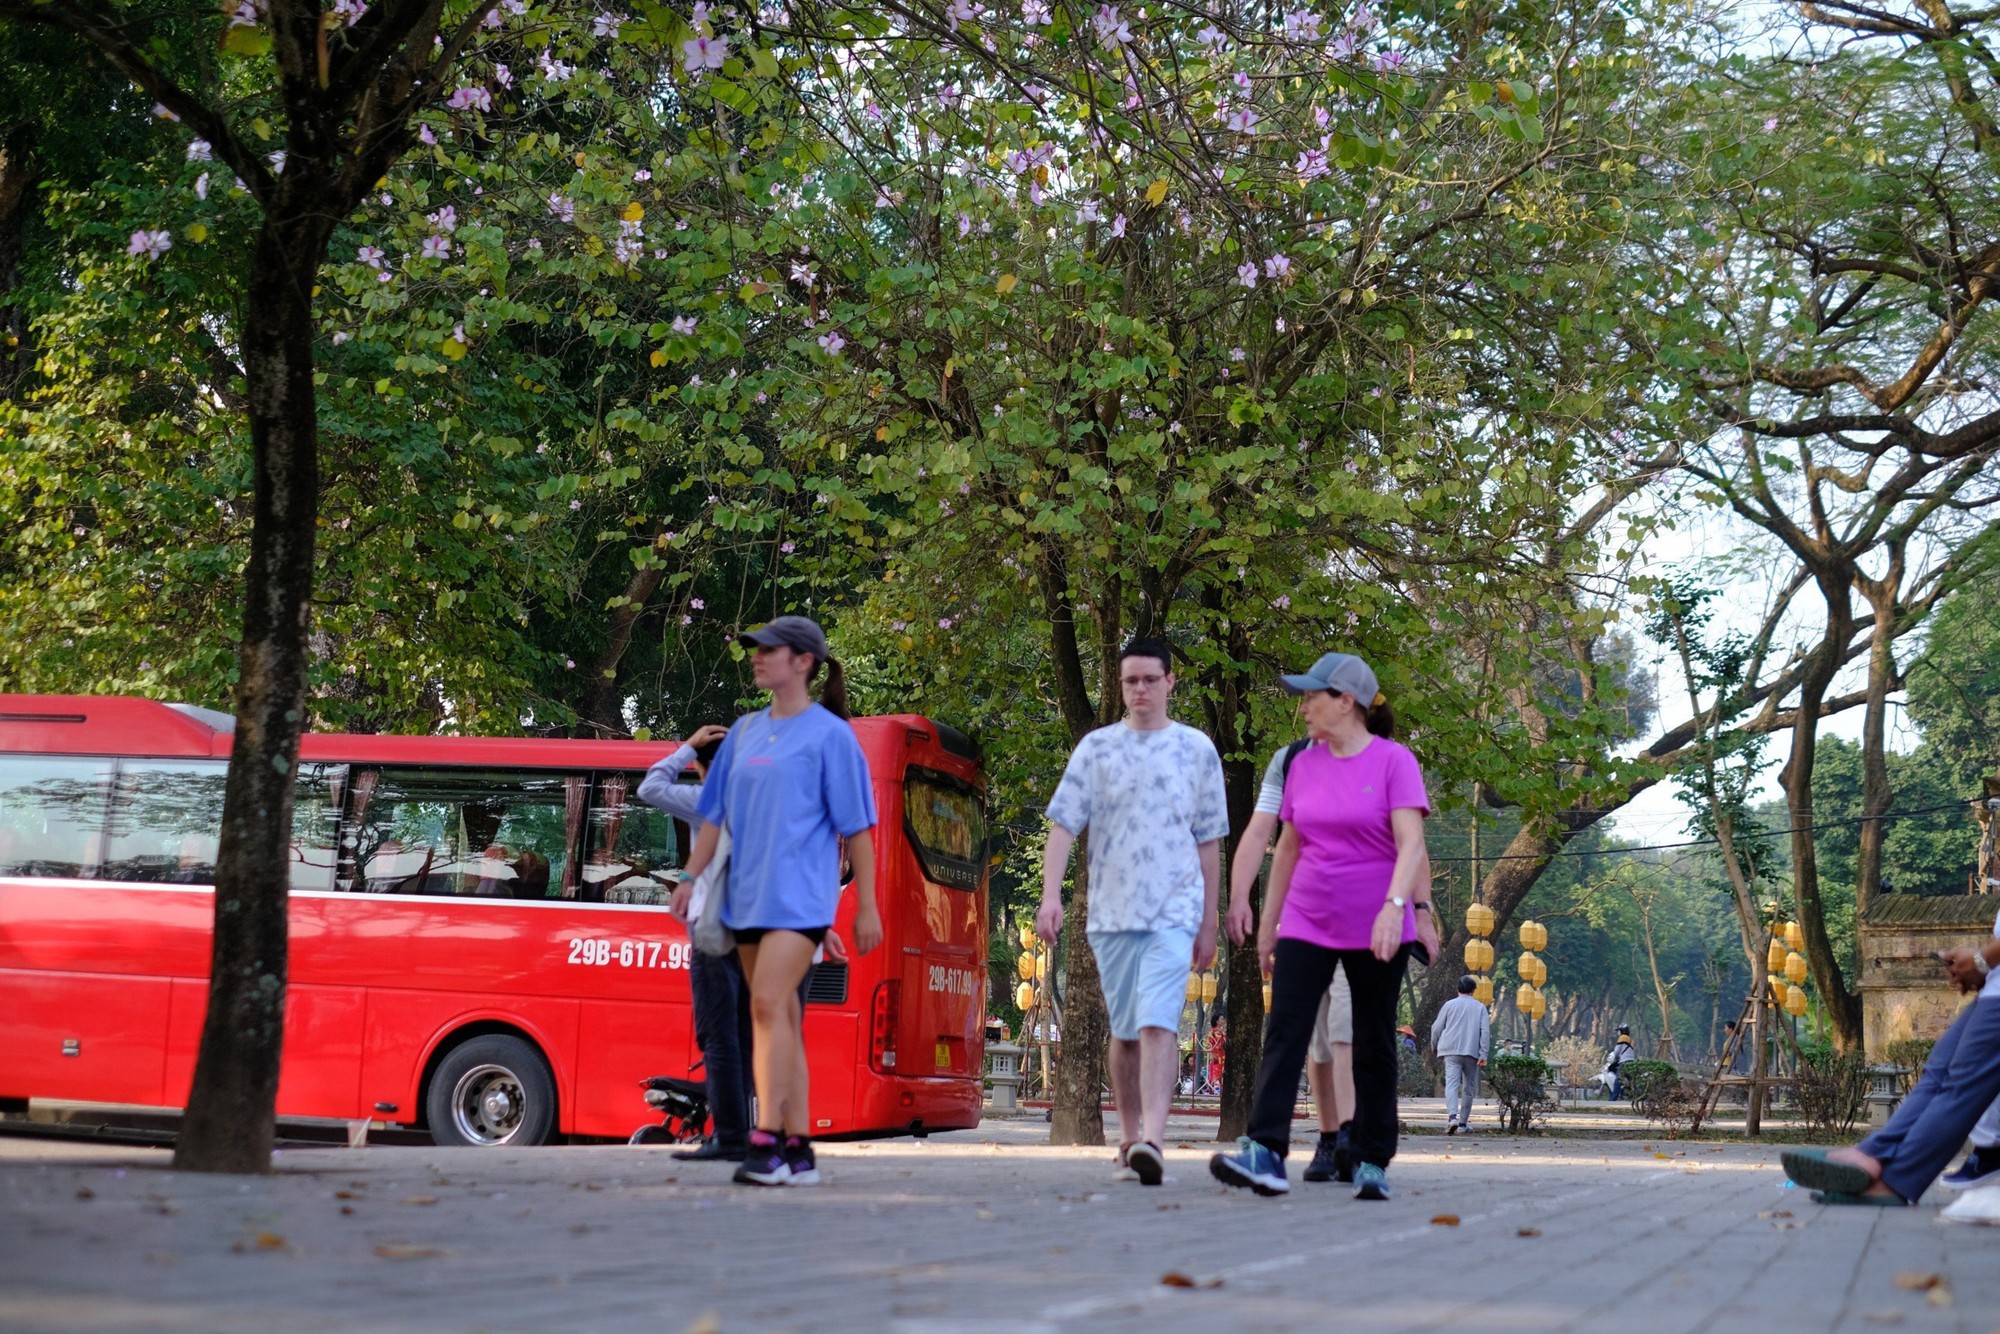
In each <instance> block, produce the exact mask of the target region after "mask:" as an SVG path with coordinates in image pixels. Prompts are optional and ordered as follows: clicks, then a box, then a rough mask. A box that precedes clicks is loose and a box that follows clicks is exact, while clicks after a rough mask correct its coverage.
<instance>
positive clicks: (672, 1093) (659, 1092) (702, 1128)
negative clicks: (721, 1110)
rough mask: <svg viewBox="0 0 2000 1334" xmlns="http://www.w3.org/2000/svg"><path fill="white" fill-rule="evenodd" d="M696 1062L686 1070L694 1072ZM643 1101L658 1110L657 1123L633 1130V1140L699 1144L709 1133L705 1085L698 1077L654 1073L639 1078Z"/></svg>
mask: <svg viewBox="0 0 2000 1334" xmlns="http://www.w3.org/2000/svg"><path fill="white" fill-rule="evenodd" d="M700 1069H701V1066H700V1065H699V1064H696V1065H695V1066H693V1067H692V1068H690V1069H689V1071H688V1073H689V1074H691V1075H692V1074H696V1073H698V1072H699V1071H700ZM639 1087H640V1088H641V1089H643V1090H644V1093H645V1099H646V1105H647V1106H648V1107H651V1108H652V1109H653V1110H654V1111H655V1112H658V1113H659V1114H660V1122H659V1124H658V1125H644V1126H640V1127H639V1128H638V1129H637V1130H635V1131H633V1132H632V1139H631V1141H630V1142H631V1143H633V1144H699V1143H700V1142H701V1141H702V1139H703V1138H704V1137H705V1136H706V1135H707V1134H708V1087H707V1085H705V1084H703V1083H702V1081H701V1080H700V1079H698V1078H697V1079H677V1078H675V1077H674V1076H672V1075H654V1076H653V1077H652V1078H650V1079H642V1080H640V1081H639Z"/></svg>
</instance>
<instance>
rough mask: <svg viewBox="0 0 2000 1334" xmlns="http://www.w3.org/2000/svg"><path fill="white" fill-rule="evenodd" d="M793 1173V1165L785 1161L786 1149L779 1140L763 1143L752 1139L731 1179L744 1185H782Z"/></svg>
mask: <svg viewBox="0 0 2000 1334" xmlns="http://www.w3.org/2000/svg"><path fill="white" fill-rule="evenodd" d="M791 1175H792V1169H791V1165H790V1164H789V1163H787V1162H786V1161H785V1151H784V1149H783V1148H782V1147H781V1146H780V1145H779V1143H778V1142H777V1140H775V1139H773V1140H772V1141H771V1142H770V1143H768V1144H761V1143H759V1142H758V1141H757V1140H755V1139H752V1140H751V1141H750V1147H749V1149H748V1150H747V1151H746V1152H745V1153H744V1155H743V1162H742V1164H741V1165H740V1166H739V1167H738V1168H737V1169H736V1172H735V1174H734V1175H733V1176H731V1177H730V1180H731V1181H734V1182H736V1183H738V1184H739V1185H744V1186H782V1185H784V1184H785V1182H786V1180H787V1179H788V1178H789V1177H790V1176H791Z"/></svg>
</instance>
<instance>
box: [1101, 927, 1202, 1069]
mask: <svg viewBox="0 0 2000 1334" xmlns="http://www.w3.org/2000/svg"><path fill="white" fill-rule="evenodd" d="M1090 948H1091V952H1092V953H1094V954H1096V955H1097V976H1098V981H1099V983H1100V984H1101V985H1102V986H1103V988H1104V1008H1105V1010H1106V1011H1107V1012H1108V1013H1109V1015H1110V1017H1111V1036H1112V1037H1114V1038H1120V1039H1123V1040H1125V1041H1128V1042H1129V1041H1131V1040H1132V1039H1134V1038H1137V1037H1138V1036H1139V1030H1140V1029H1142V1028H1164V1029H1166V1030H1167V1031H1168V1032H1169V1033H1178V1032H1180V1027H1181V1011H1182V1010H1183V1009H1184V1008H1186V1006H1187V980H1188V970H1189V969H1191V968H1192V967H1193V966H1194V932H1192V931H1184V930H1181V929H1179V928H1177V927H1168V928H1167V929H1165V930H1161V931H1093V932H1091V933H1090Z"/></svg>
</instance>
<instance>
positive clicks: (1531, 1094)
mask: <svg viewBox="0 0 2000 1334" xmlns="http://www.w3.org/2000/svg"><path fill="white" fill-rule="evenodd" d="M1548 1078H1549V1067H1548V1063H1547V1062H1545V1061H1543V1060H1542V1059H1541V1058H1540V1057H1539V1056H1496V1057H1494V1058H1493V1059H1492V1060H1491V1061H1489V1062H1488V1063H1487V1066H1486V1086H1487V1087H1488V1088H1490V1089H1491V1090H1492V1091H1493V1096H1494V1098H1495V1099H1497V1100H1498V1101H1499V1103H1500V1109H1501V1111H1502V1112H1503V1113H1504V1114H1505V1116H1506V1120H1507V1129H1508V1130H1509V1131H1511V1132H1513V1133H1514V1134H1516V1135H1527V1134H1532V1133H1534V1128H1535V1118H1536V1117H1537V1116H1539V1115H1540V1114H1542V1113H1543V1112H1546V1111H1549V1110H1551V1109H1552V1108H1553V1106H1554V1104H1553V1103H1552V1102H1551V1101H1550V1099H1549V1094H1548Z"/></svg>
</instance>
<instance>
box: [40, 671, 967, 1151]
mask: <svg viewBox="0 0 2000 1334" xmlns="http://www.w3.org/2000/svg"><path fill="white" fill-rule="evenodd" d="M854 730H855V733H856V735H857V736H858V737H859V738H860V740H861V746H862V749H863V751H864V753H865V754H866V755H867V757H868V764H869V769H870V772H871V775H872V777H873V781H874V785H875V800H876V803H877V807H878V810H879V812H880V815H881V822H880V824H879V825H878V826H877V827H876V830H875V857H876V866H877V868H878V872H877V882H876V894H877V901H878V903H879V904H880V907H881V914H882V922H883V928H884V937H883V942H882V945H881V947H880V948H879V949H877V950H875V951H874V952H873V953H872V954H869V955H867V956H865V957H856V958H855V959H853V960H852V961H851V962H848V963H844V964H843V963H838V962H831V961H829V962H828V963H825V964H822V965H820V966H819V967H818V968H816V969H815V970H814V974H813V977H812V981H811V990H810V992H809V994H808V1003H807V1008H806V1017H805V1024H806V1042H807V1050H808V1051H809V1052H810V1053H811V1061H812V1067H811V1068H812V1101H813V1112H814V1116H815V1125H816V1131H817V1133H820V1134H826V1135H840V1134H867V1133H894V1132H898V1131H907V1130H913V1129H915V1130H925V1129H933V1128H940V1129H942V1128H963V1127H970V1126H974V1125H977V1124H978V1122H979V1114H980V1103H981V1087H982V1085H981V1070H982V1064H983V1059H984V1028H983V1020H984V1017H985V1013H986V1011H985V1005H986V825H985V799H984V793H983V789H982V787H981V779H980V771H979V763H978V754H977V750H976V748H975V747H974V746H973V745H972V743H971V742H969V741H968V740H967V739H966V738H965V737H963V736H961V735H959V734H958V733H956V732H954V731H952V730H951V729H950V728H947V727H943V726H940V725H938V724H936V723H933V722H931V721H929V720H928V719H925V718H921V717H916V716H908V715H898V716H891V717H876V718H861V719H857V720H855V723H854ZM230 731H231V719H230V718H229V716H228V715H226V714H221V713H216V712H213V711H211V710H206V709H200V708H195V707H192V706H187V705H174V704H162V703H158V702H155V701H151V700H143V699H131V698H96V697H85V696H57V695H0V1110H13V1111H20V1110H24V1109H25V1107H26V1100H27V1099H30V1098H41V1099H51V1100H62V1101H72V1102H78V1101H80V1102H99V1103H118V1104H125V1105H137V1106H145V1107H158V1108H175V1107H179V1106H181V1105H183V1104H184V1103H185V1102H186V1098H187V1091H188V1087H189V1084H190V1082H191V1081H192V1079H193V1075H194V1062H195V1051H196V1048H197V1046H198V1045H199V1042H200V1037H201V1029H202V1023H203V1019H204V1016H205V1012H206V1005H207V991H208V987H207V976H208V966H209V947H210V940H211V932H212V926H213V914H214V897H215V895H214V889H213V887H212V881H213V878H214V861H215V851H216V843H217V837H218V833H219V830H220V828H221V810H222V793H223V779H224V770H225V766H226V763H227V757H228V754H229V745H230ZM672 749H673V747H672V746H670V745H664V744H661V743H657V742H626V741H568V740H541V739H530V738H474V737H415V736H351V735H335V734H314V735H309V736H307V737H305V738H304V740H303V742H302V743H301V746H300V756H299V772H298V788H297V793H296V801H297V810H296V814H295V816H294V820H293V829H292V850H291V897H290V914H291V966H290V979H289V982H290V985H289V990H288V996H287V1003H286V1012H285V1046H284V1062H283V1066H282V1072H281V1077H280V1080H279V1086H278V1114H279V1116H281V1117H289V1118H337V1119H341V1120H345V1121H349V1122H350V1123H351V1122H355V1121H362V1120H369V1121H377V1122H385V1123H388V1124H391V1125H397V1126H417V1127H424V1128H427V1129H428V1130H429V1131H430V1133H431V1135H432V1136H433V1137H434V1138H435V1139H436V1140H437V1141H438V1142H439V1143H441V1144H507V1145H520V1144H537V1143H543V1142H546V1141H547V1140H550V1139H553V1138H555V1137H556V1136H558V1135H577V1136H593V1137H594V1136H608V1137H616V1138H620V1139H622V1138H624V1137H626V1136H627V1135H629V1134H630V1133H631V1132H632V1130H633V1129H634V1127H635V1126H638V1125H640V1124H642V1123H644V1122H645V1121H646V1120H647V1119H648V1118H647V1115H646V1111H647V1109H646V1107H645V1104H644V1102H643V1101H642V1099H641V1096H640V1088H639V1085H640V1081H641V1080H642V1079H644V1078H646V1077H647V1076H651V1075H658V1074H671V1075H681V1074H684V1073H685V1072H686V1071H687V1070H688V1069H689V1068H690V1067H691V1066H692V1065H693V1064H694V1063H695V1062H696V1061H697V1060H698V1058H699V1052H698V1050H697V1048H696V1046H695V1041H694V1024H693V1019H692V1010H691V1004H690V998H689V991H688V958H689V950H690V949H691V945H690V943H689V941H688V938H687V934H686V932H685V930H684V929H683V928H682V927H681V925H680V923H678V922H677V921H675V920H674V919H673V917H672V916H670V915H669V914H668V913H667V911H666V907H665V905H666V902H667V899H668V897H669V893H670V889H671V882H672V877H671V875H670V874H669V873H670V872H671V871H672V870H674V868H677V867H679V866H680V865H682V863H683V862H684V861H685V858H686V856H687V852H688V849H689V847H690V837H689V831H688V829H687V827H686V826H685V825H682V824H679V823H678V822H677V821H675V820H673V819H672V818H670V817H669V816H667V815H666V814H665V813H664V812H661V811H657V810H655V809H653V808H652V807H649V806H646V805H644V804H642V803H640V802H639V801H638V800H637V798H636V796H635V795H634V793H635V792H636V791H637V789H638V785H639V778H640V776H641V775H642V774H643V773H644V772H645V770H646V767H647V766H648V765H650V764H652V763H653V762H654V761H655V760H657V759H659V758H660V757H662V756H663V755H666V754H669V753H671V751H672ZM854 903H855V900H854V896H853V895H852V894H849V895H847V896H846V897H845V898H844V900H843V904H842V912H841V920H840V921H839V922H838V923H837V926H838V927H839V928H840V930H841V932H842V934H843V935H844V936H845V937H846V938H847V939H848V940H852V939H853V930H852V914H853V911H854Z"/></svg>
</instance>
